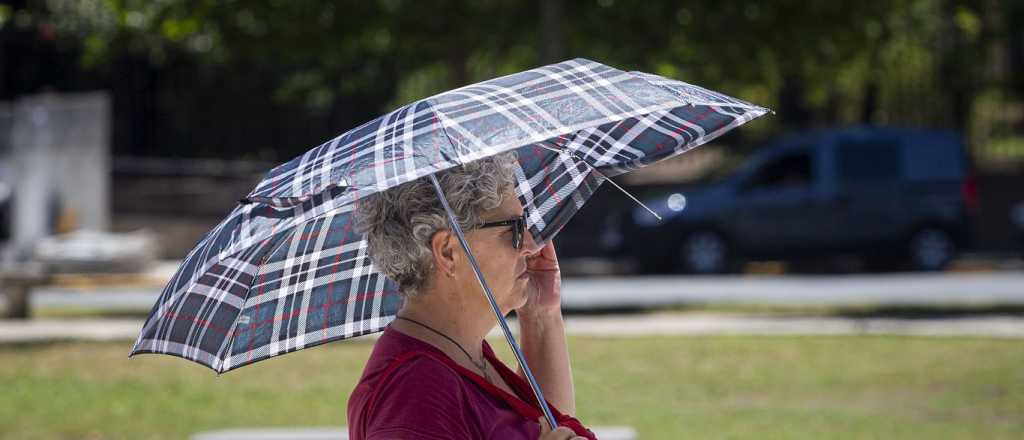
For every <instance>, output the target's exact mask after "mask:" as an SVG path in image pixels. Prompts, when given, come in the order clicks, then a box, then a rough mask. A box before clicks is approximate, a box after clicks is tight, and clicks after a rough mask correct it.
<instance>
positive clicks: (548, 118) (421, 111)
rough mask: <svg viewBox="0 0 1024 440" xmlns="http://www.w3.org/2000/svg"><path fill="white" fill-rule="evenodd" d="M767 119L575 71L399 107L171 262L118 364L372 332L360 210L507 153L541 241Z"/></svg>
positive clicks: (325, 149) (694, 90)
mask: <svg viewBox="0 0 1024 440" xmlns="http://www.w3.org/2000/svg"><path fill="white" fill-rule="evenodd" d="M766 112H767V109H764V108H762V107H758V106H755V105H752V104H749V103H747V102H744V101H741V100H738V99H734V98H731V97H728V96H725V95H722V94H719V93H716V92H713V91H710V90H706V89H703V88H700V87H697V86H694V85H690V84H687V83H684V82H680V81H675V80H671V79H667V78H663V77H660V76H656V75H650V74H645V73H641V72H624V71H621V70H617V69H614V68H611V67H608V66H605V65H602V64H599V63H596V62H593V61H589V60H585V59H575V60H570V61H566V62H562V63H558V64H552V65H549V66H545V67H541V68H537V69H533V70H528V71H524V72H520V73H516V74H513V75H509V76H505V77H501V78H496V79H492V80H489V81H485V82H481V83H477V84H473V85H469V86H466V87H462V88H459V89H456V90H452V91H449V92H445V93H442V94H440V95H436V96H433V97H430V98H426V99H423V100H420V101H416V102H413V103H411V104H408V105H406V106H403V107H401V108H399V109H396V110H394V111H392V112H390V113H388V114H385V115H383V116H381V117H379V118H377V119H374V120H373V121H370V122H367V123H366V124H363V125H362V126H359V127H357V128H355V129H353V130H350V131H348V132H346V133H344V134H342V135H340V136H338V137H336V138H334V139H332V140H330V141H328V142H326V143H324V144H322V145H320V146H318V147H316V148H313V149H312V150H310V151H308V152H307V153H305V154H303V155H301V156H299V157H297V158H295V159H293V160H291V161H289V162H287V163H284V164H282V165H280V166H278V167H276V168H274V169H273V170H271V171H270V172H269V173H268V174H267V175H266V177H265V178H264V179H263V181H261V182H260V183H259V184H258V185H257V187H256V188H255V189H254V190H253V191H252V192H251V193H250V194H249V195H248V196H247V197H245V198H244V199H242V200H241V201H240V202H239V204H238V205H237V206H236V207H235V208H234V210H233V211H232V212H231V214H230V215H229V216H228V217H227V218H226V219H224V220H223V221H222V222H221V223H220V224H219V225H217V227H215V228H214V229H213V230H211V231H210V232H209V233H207V235H206V236H205V237H203V238H202V239H201V240H200V241H199V243H198V244H197V245H196V247H195V249H193V250H192V251H191V252H190V253H189V255H188V256H187V257H186V258H185V260H184V262H183V263H182V265H181V267H180V268H179V269H178V271H177V273H176V274H175V275H174V277H173V278H172V279H171V281H170V282H169V283H168V285H167V286H166V287H165V288H164V290H163V292H162V293H161V295H160V297H159V299H158V301H157V303H156V305H154V307H153V309H152V311H151V313H150V315H149V317H148V319H147V320H146V323H145V324H144V326H143V329H142V332H141V334H140V336H139V338H138V340H137V342H136V343H135V346H134V347H133V349H132V351H131V355H135V354H139V353H162V354H169V355H174V356H179V357H182V358H185V359H189V360H192V361H195V362H198V363H200V364H202V365H206V366H208V367H210V368H212V369H214V370H215V371H217V372H218V373H221V372H225V371H228V370H232V369H235V368H238V367H240V366H243V365H247V364H250V363H253V362H256V361H259V360H263V359H267V358H269V357H272V356H276V355H279V354H284V353H288V352H292V351H296V350H299V349H302V348H306V347H311V346H315V345H319V344H323V343H326V342H330V341H334V340H339V339H345V338H349V337H354V336H360V335H364V334H368V333H373V332H377V331H380V330H383V329H384V327H385V326H386V325H387V324H388V323H390V322H391V320H392V319H394V315H395V313H396V312H397V311H398V309H399V307H400V306H401V298H400V296H399V292H398V290H397V284H396V283H395V282H393V281H392V280H389V279H388V278H387V277H385V276H384V275H383V274H381V273H379V272H378V271H377V270H376V269H375V268H374V266H373V263H372V262H371V261H370V259H369V256H368V255H367V244H366V241H365V239H364V237H363V236H362V235H360V234H358V233H357V232H356V231H355V229H354V218H353V216H352V213H353V212H352V211H353V210H354V209H355V206H356V203H355V202H356V200H358V198H359V197H363V196H366V195H369V194H372V193H375V192H378V191H384V190H386V189H388V188H391V187H394V186H396V185H399V184H402V183H405V182H409V181H412V180H414V179H417V178H420V177H424V176H428V175H432V174H433V173H436V172H439V171H442V170H445V169H448V168H451V167H454V166H458V165H460V164H464V163H467V162H470V161H473V160H477V159H481V158H484V157H488V156H491V155H495V154H499V153H503V152H506V151H512V150H515V151H516V153H517V157H518V164H517V166H516V167H515V170H514V171H515V175H516V179H517V181H518V182H517V185H516V194H517V196H518V197H519V200H520V202H521V203H522V204H523V207H524V210H525V212H526V215H527V225H528V230H529V231H530V233H531V234H533V236H534V239H535V240H537V241H538V242H539V241H544V240H548V239H550V238H552V237H554V236H555V234H557V233H558V231H559V230H560V229H561V228H562V226H564V225H565V224H566V222H568V220H569V219H570V218H571V217H572V215H573V214H575V213H576V212H577V211H578V210H579V209H580V208H581V207H582V206H583V204H584V203H585V202H586V201H587V199H588V198H589V197H590V196H591V195H592V194H593V192H594V191H595V190H596V189H597V187H598V186H599V185H600V184H601V183H602V182H604V181H606V180H607V179H608V177H610V176H614V175H617V174H620V173H623V172H626V171H629V170H632V169H636V168H639V167H643V166H645V165H648V164H651V163H654V162H656V161H658V160H662V159H665V158H668V157H672V156H674V155H677V154H680V153H683V152H685V151H687V150H689V149H691V148H694V147H696V146H698V145H701V144H703V143H705V142H707V141H709V140H711V139H714V138H715V137H717V136H719V135H721V134H723V133H725V132H726V131H729V130H730V129H732V128H734V127H737V126H739V125H742V124H743V123H746V122H747V121H750V120H752V119H754V118H756V117H759V116H761V115H764V114H765V113H766Z"/></svg>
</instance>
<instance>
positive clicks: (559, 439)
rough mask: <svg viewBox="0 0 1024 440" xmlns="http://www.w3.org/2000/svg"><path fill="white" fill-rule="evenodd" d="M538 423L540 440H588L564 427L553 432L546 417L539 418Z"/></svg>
mask: <svg viewBox="0 0 1024 440" xmlns="http://www.w3.org/2000/svg"><path fill="white" fill-rule="evenodd" d="M537 423H540V438H539V439H538V440H576V439H583V440H587V439H586V438H584V437H579V436H577V435H576V433H575V432H574V431H573V430H571V429H569V428H566V427H564V426H559V427H557V428H555V430H554V431H552V430H551V427H549V426H548V421H547V420H545V419H544V417H541V418H538V419H537Z"/></svg>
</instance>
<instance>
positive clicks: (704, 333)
mask: <svg viewBox="0 0 1024 440" xmlns="http://www.w3.org/2000/svg"><path fill="white" fill-rule="evenodd" d="M575 57H583V58H588V59H592V60H595V61H598V62H601V63H604V64H608V65H611V66H613V67H617V68H620V69H623V70H639V71H645V72H651V73H655V74H658V75H663V76H666V77H670V78H673V79H678V80H682V81H686V82H690V83H693V84H697V85H701V86H703V87H707V88H710V89H713V90H717V91H721V92H723V93H726V94H728V95H731V96H735V97H738V98H740V99H744V100H747V101H750V102H752V103H756V104H759V105H762V106H766V107H769V108H771V109H773V110H774V111H775V114H772V115H769V116H766V117H764V118H761V119H759V120H756V121H754V122H752V123H749V124H747V125H745V126H743V127H741V128H740V129H738V130H734V131H733V132H731V133H729V134H727V135H725V136H723V137H721V138H719V139H716V140H715V141H714V142H713V143H711V144H708V145H705V146H702V147H700V148H698V149H696V150H694V151H691V152H689V153H687V154H684V155H682V156H679V157H677V158H674V159H672V160H668V161H665V162H663V163H659V164H658V165H656V166H653V167H650V168H647V169H643V170H640V171H637V172H634V173H630V174H628V175H624V176H622V177H619V178H616V181H617V182H618V183H619V184H620V185H622V186H623V187H625V188H626V189H627V190H628V191H629V192H631V193H633V194H635V195H637V196H638V197H639V198H640V199H641V200H643V201H644V202H645V203H646V204H647V205H648V206H650V207H651V208H652V209H653V210H655V211H656V212H658V213H659V214H660V215H662V216H663V217H664V220H663V221H660V222H659V221H656V220H655V219H654V217H653V216H651V215H650V214H649V213H647V211H646V210H643V209H641V208H638V206H637V205H636V204H635V203H634V202H632V201H631V200H629V198H628V197H626V196H624V195H623V194H622V193H620V192H618V191H614V190H612V189H605V190H603V191H600V192H598V193H597V194H596V195H595V196H594V197H593V198H592V199H591V201H590V202H588V205H587V206H585V207H584V209H583V210H581V212H580V213H579V214H578V215H577V216H576V217H574V219H573V220H572V222H571V223H570V224H569V225H568V226H567V227H566V228H565V229H564V230H563V232H562V233H561V234H560V236H559V237H558V238H557V239H556V245H557V247H558V253H559V256H560V258H561V261H562V267H563V273H564V275H566V277H567V280H566V285H565V292H564V295H563V296H564V299H565V304H566V308H567V310H570V311H572V312H574V314H573V316H572V317H570V323H572V322H576V323H579V324H578V326H576V327H572V326H570V330H571V331H573V332H574V333H573V336H571V338H572V344H573V347H574V359H575V362H577V367H576V368H577V375H578V377H577V388H579V389H580V395H579V397H578V398H579V399H580V404H579V406H580V411H581V418H582V419H584V421H585V422H586V421H587V420H588V419H587V417H590V420H596V421H597V423H598V424H600V425H615V426H617V425H623V426H627V427H631V429H633V430H634V431H635V432H634V433H636V434H638V435H639V438H678V437H680V436H683V435H689V436H704V437H718V436H723V435H724V436H732V437H758V436H759V435H758V433H764V432H769V433H772V434H773V435H774V436H779V437H786V438H789V437H808V438H810V437H821V436H843V434H846V435H849V436H853V437H861V436H866V437H878V436H884V437H897V438H899V437H907V438H911V437H917V436H922V435H927V436H931V437H950V438H953V437H957V438H972V437H985V438H999V437H1005V438H1019V437H1018V435H1024V416H1022V414H1024V398H1022V397H1021V395H1024V388H1022V387H1024V385H1022V383H1024V376H1021V370H1020V369H1019V367H1017V366H1018V365H1020V363H1021V361H1024V350H1022V348H1021V344H1020V342H1019V338H1020V337H1022V336H1024V323H1022V319H1024V318H1022V311H1024V306H1022V304H1024V261H1022V257H1024V2H1021V1H1018V0H971V1H969V0H887V1H881V0H878V1H876V0H862V1H857V2H854V1H834V2H808V1H793V0H774V1H767V2H765V1H745V0H741V1H732V2H722V1H706V0H695V1H687V2H676V1H655V0H649V1H643V2H631V1H623V0H549V1H542V0H541V1H537V0H533V1H509V0H481V1H445V2H426V1H407V0H373V1H369V0H368V1H362V2H329V1H318V2H314V1H279V0H223V1H212V0H209V1H206V0H197V1H183V0H181V1H179V0H159V1H143V0H138V1H134V0H116V1H115V0H77V1H75V0H35V1H33V0H6V1H0V240H2V245H0V249H2V257H0V258H2V264H0V283H2V284H0V287H2V289H3V292H4V293H5V295H3V296H0V304H3V306H0V312H3V313H5V314H6V316H8V318H6V319H0V377H2V378H3V379H4V380H3V381H4V382H5V383H14V384H15V386H14V387H13V388H12V387H5V388H6V390H0V427H5V428H0V437H3V438H138V437H145V438H184V437H188V436H189V435H193V434H195V433H197V432H200V431H203V430H207V431H208V430H215V429H226V428H234V427H245V426H257V427H258V426H300V427H301V426H321V425H324V426H334V425H343V424H344V421H345V420H344V412H343V409H344V401H345V398H346V396H347V395H348V393H349V392H350V390H351V386H352V385H353V384H354V381H355V379H357V377H358V376H356V375H357V374H358V372H359V371H360V370H361V367H362V363H363V362H365V358H366V355H367V354H368V352H369V351H368V350H369V348H370V345H369V344H370V343H359V342H355V341H354V342H352V343H350V344H349V345H345V343H342V344H331V346H330V347H324V348H321V349H317V350H311V351H315V352H317V354H306V353H305V352H304V353H297V354H294V355H292V356H290V358H292V359H287V360H279V359H275V360H272V361H268V362H265V363H266V364H269V365H267V366H262V365H261V366H253V367H251V368H253V371H254V372H253V373H246V372H244V371H243V372H240V373H234V374H232V375H229V376H228V377H227V378H225V379H226V380H220V379H216V380H213V379H212V378H210V377H209V376H210V375H209V374H208V372H206V371H203V370H201V369H200V368H199V367H197V366H194V365H179V363H180V364H184V362H183V361H180V360H172V359H171V358H147V359H145V360H134V359H133V360H132V361H131V362H130V363H129V362H127V360H126V359H124V357H125V356H126V355H127V351H128V349H129V348H130V340H131V339H133V338H134V337H135V334H137V331H138V325H140V323H141V319H142V318H144V317H145V314H146V312H147V311H148V310H149V307H151V306H152V304H153V302H154V301H155V298H156V294H157V293H158V292H159V290H160V289H161V288H162V286H163V283H165V282H166V281H167V279H168V278H169V277H170V276H171V274H173V272H174V270H175V269H176V268H177V264H178V263H179V262H180V260H181V258H183V257H184V255H185V254H186V253H187V252H188V251H189V250H190V249H191V248H192V246H193V245H194V244H195V243H196V242H197V241H198V240H199V238H201V237H202V236H203V234H205V232H206V231H208V230H209V229H210V228H211V227H212V226H214V225H215V224H216V223H217V222H218V221H220V220H221V219H222V218H223V217H224V216H225V215H226V214H227V213H229V212H230V210H231V209H232V208H233V207H234V206H235V203H236V202H237V200H238V199H239V198H240V197H243V196H245V195H246V194H247V193H248V192H249V190H250V189H251V188H252V187H253V186H254V185H255V183H256V182H258V181H259V180H260V178H261V176H262V175H263V174H264V173H265V172H267V171H269V170H270V168H272V167H273V166H274V165H276V164H278V163H281V162H284V161H287V160H289V159H291V158H293V157H295V156H297V155H299V154H301V153H303V152H305V151H306V150H308V149H310V148H312V147H314V146H316V145H318V144H320V143H322V142H324V141H326V140H329V139H331V138H333V137H335V136H337V135H339V134H341V133H343V132H344V131H346V130H348V129H350V128H354V127H356V126H357V125H359V124H362V123H363V122H366V121H369V120H371V119H373V118H374V117H376V116H378V115H380V114H382V113H385V112H387V111H389V110H392V109H394V108H396V107H397V106H399V105H402V104H404V103H408V102H410V101H413V100H416V99H420V98H424V97H427V96H430V95H432V94H435V93H439V92H442V91H445V90H448V89H452V88H456V87H459V86H462V85H466V84H469V83H473V82H477V81H482V80H485V79H490V78H493V77H496V76H500V75H504V74H509V73H513V72H517V71H520V70H525V69H529V68H533V67H537V66H540V65H544V64H548V63H552V62H557V61H562V60H565V59H568V58H575ZM638 286H642V287H638ZM577 312H578V313H577ZM616 319H620V320H624V321H621V322H622V323H625V324H621V325H625V326H627V327H630V328H633V329H637V330H636V331H637V334H638V335H639V336H637V337H636V338H634V339H630V340H629V342H622V341H619V340H615V342H613V343H610V342H608V340H606V339H603V338H606V337H607V336H608V335H607V334H605V333H601V330H600V329H601V328H607V326H615V325H619V324H615V323H617V322H620V321H615V320H616ZM800 320H807V321H800ZM654 321H656V322H663V321H664V322H665V323H667V324H665V325H666V326H667V327H664V326H662V327H658V328H661V329H664V328H671V329H675V330H671V331H668V333H670V334H671V336H665V334H664V331H662V332H661V333H659V331H656V329H654V330H652V329H651V325H650V322H654ZM645 323H646V324H645ZM920 324H925V327H921V326H920ZM602 325H604V326H606V327H601V326H602ZM915 325H917V326H915ZM595 328H596V329H598V330H594V329H595ZM588 329H589V330H588ZM645 329H646V330H645ZM694 329H696V330H694ZM837 329H838V330H837ZM922 329H923V330H922ZM576 332H578V333H576ZM693 333H699V334H700V335H701V336H694V335H693ZM768 334H772V335H776V336H774V337H765V335H768ZM778 334H784V335H789V336H777V335H778ZM655 335H660V336H655ZM794 335H796V336H794ZM807 335H816V337H815V338H805V337H802V336H807ZM872 335H873V336H872ZM907 335H911V336H907ZM915 335H917V336H920V335H929V336H934V337H933V338H923V339H916V338H915V337H914V336H915ZM972 338H973V339H972ZM68 340H71V341H72V342H68ZM58 341H60V342H58ZM97 341H99V342H97ZM103 341H107V342H103ZM110 341H113V342H110ZM495 345H496V346H497V345H498V344H495ZM502 345H503V344H502ZM334 346H339V347H334ZM842 346H845V347H852V348H854V349H855V350H853V351H849V350H840V349H837V348H836V347H842ZM577 347H578V350H577V349H576V348H577ZM615 347H618V348H615ZM667 347H672V349H673V350H675V351H676V354H675V355H672V356H670V359H668V360H667V361H666V362H664V363H663V364H662V365H659V366H658V368H661V369H660V370H650V369H649V368H653V367H651V366H638V365H637V359H654V358H655V357H658V356H663V354H662V351H663V350H664V349H666V348H667ZM723 347H728V348H723ZM610 353H611V354H610ZM506 354H507V353H506ZM968 354H970V355H968ZM304 355H306V357H305V358H304V357H303V356H304ZM104 356H108V357H104ZM609 356H611V357H609ZM98 359H107V360H106V361H99V360H98ZM580 359H582V360H580ZM289 362H291V363H289ZM588 362H594V363H597V364H600V365H602V367H601V368H596V369H595V371H588V367H589V365H588ZM325 363H328V364H330V365H335V364H339V365H346V368H347V369H348V370H354V371H348V372H345V373H343V374H341V376H342V377H336V376H330V375H328V371H327V369H325V367H324V365H325ZM743 365H747V366H753V367H749V368H741V366H743ZM939 365H944V367H942V368H939V367H937V366H939ZM803 369H806V371H805V370H803ZM789 371H800V372H801V373H802V374H804V377H807V378H809V379H806V380H800V379H794V378H793V377H792V375H791V374H787V372H789ZM247 374H252V375H254V376H256V375H258V377H261V378H263V379H256V378H254V377H253V376H249V377H246V375H247ZM645 375H646V376H645ZM282 376H283V377H285V378H286V379H287V380H286V381H285V382H286V383H285V384H284V385H281V386H280V387H278V388H276V389H275V390H265V389H262V388H258V387H257V386H256V383H254V382H260V381H263V382H266V381H268V380H273V379H270V378H274V377H282ZM197 377H201V378H202V380H201V381H197V380H196V379H195V378H197ZM652 378H658V379H652ZM666 378H668V379H666ZM207 379H211V380H207ZM304 380H308V381H309V383H304V382H303V381H304ZM659 380H661V381H664V380H668V381H669V384H670V385H671V386H669V387H667V388H662V389H658V390H653V389H652V390H648V391H645V392H640V391H637V388H636V387H640V388H642V387H643V386H645V385H646V386H650V384H651V383H657V382H658V381H659ZM794 380H795V382H794ZM609 381H610V382H616V383H618V382H621V384H619V385H610V384H609V383H610V382H609ZM228 384H231V385H230V386H233V387H236V388H238V389H241V390H242V391H240V392H239V393H238V394H237V395H235V397H232V396H230V395H226V393H225V392H224V389H225V388H227V387H228ZM312 384H316V385H317V386H318V387H319V389H320V392H319V393H318V392H317V391H316V390H313V389H311V388H310V387H311V386H313V385H312ZM167 387H171V389H170V390H168V389H166V388H167ZM246 387H250V388H246ZM325 389H326V390H328V392H327V393H324V392H323V391H324V390H325ZM217 390H221V391H217ZM785 390H788V391H785ZM794 390H795V391H794ZM154 393H155V394H161V397H160V398H159V399H157V400H152V398H151V397H148V396H151V395H152V394H154ZM282 394H287V395H288V397H287V398H285V400H283V401H284V402H292V403H293V404H295V403H296V402H312V403H309V407H308V408H307V410H306V411H293V412H288V411H284V412H283V413H282V414H281V415H276V416H273V417H267V416H266V414H265V413H271V412H275V413H276V412H280V407H281V406H282V405H284V404H282V403H281V402H282V400H281V399H282V397H281V395H282ZM57 395H59V396H62V397H61V398H60V399H61V400H62V402H64V403H62V404H60V405H55V404H54V403H53V402H50V401H49V399H48V398H47V396H49V397H53V396H57ZM623 395H629V396H637V397H629V398H626V402H630V401H631V399H639V398H640V396H641V395H642V396H644V397H645V398H646V399H647V400H644V401H635V402H632V403H630V404H628V406H625V407H623V409H621V410H620V405H619V404H616V403H615V402H619V401H620V399H618V397H620V396H623ZM188 402H192V403H191V404H190V403H188ZM609 402H612V403H609ZM192 404H195V405H196V406H191V405H192ZM246 405H249V406H250V407H249V409H245V408H246ZM253 406H255V407H253ZM293 406H294V405H293ZM897 407H898V408H897ZM61 408H63V409H61ZM197 408H198V409H197ZM222 408H226V409H224V412H225V413H227V414H230V417H225V418H221V417H218V416H217V415H216V414H215V413H217V412H218V411H220V409H222ZM628 408H634V409H633V410H632V412H630V411H629V410H628ZM58 411H71V414H72V415H74V414H79V415H80V417H77V418H75V417H72V418H74V419H75V420H73V421H72V420H69V421H66V422H61V423H57V425H56V427H51V428H47V427H45V426H49V425H48V422H44V421H45V420H50V419H52V418H53V414H55V412H58ZM160 414H173V415H175V416H176V417H177V420H178V422H175V421H174V420H169V419H168V418H167V417H164V416H161V415H160ZM182 421H184V422H185V423H181V422H182ZM723 433H724V434H723Z"/></svg>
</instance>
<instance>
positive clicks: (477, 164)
mask: <svg viewBox="0 0 1024 440" xmlns="http://www.w3.org/2000/svg"><path fill="white" fill-rule="evenodd" d="M514 164H515V154H514V153H505V154H501V155H497V156H492V157H488V158H485V159H480V160H477V161H473V162H470V163H467V164H465V165H462V166H456V167H453V168H450V169H447V170H445V171H442V172H440V173H438V174H437V175H436V177H437V180H438V182H439V183H440V184H441V190H442V191H443V192H444V195H445V198H446V199H447V200H448V205H449V206H450V207H451V208H452V210H453V211H455V218H456V219H458V221H459V227H461V228H462V230H463V231H468V230H470V229H472V228H474V227H476V226H478V225H480V224H481V223H482V222H481V221H480V214H482V213H483V212H484V211H487V210H490V209H494V208H497V207H498V206H499V205H501V202H502V199H503V197H504V195H505V194H507V193H511V192H512V191H513V189H514V188H515V176H514V173H513V166H514ZM355 219H356V230H357V231H358V232H360V233H362V234H366V241H367V243H368V244H369V246H368V251H369V254H370V259H371V260H373V263H374V265H375V266H377V269H378V270H380V271H381V272H382V273H383V274H384V275H386V276H388V277H389V278H391V279H392V280H394V281H395V282H396V283H398V287H399V290H401V292H402V294H404V295H405V296H406V297H413V296H415V295H416V294H417V293H419V292H421V291H422V290H423V289H424V288H425V287H427V283H428V282H429V281H430V274H431V273H432V272H433V271H434V259H433V251H432V250H431V246H430V240H431V238H433V236H434V233H436V232H437V231H441V230H448V229H449V227H448V215H447V214H446V213H445V211H444V207H443V206H441V202H440V201H439V200H438V198H437V192H436V191H435V190H434V185H433V183H431V182H430V180H429V179H428V178H419V179H416V180H414V181H411V182H407V183H403V184H401V185H398V186H396V187H394V188H390V189H388V190H386V191H383V192H380V193H375V194H372V195H369V196H366V197H363V198H361V199H360V200H359V201H358V204H357V207H356V211H355ZM410 238H411V239H410Z"/></svg>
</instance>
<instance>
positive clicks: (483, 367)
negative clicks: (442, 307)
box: [395, 315, 492, 382]
mask: <svg viewBox="0 0 1024 440" xmlns="http://www.w3.org/2000/svg"><path fill="white" fill-rule="evenodd" d="M395 319H401V320H403V321H409V322H411V323H413V324H416V325H418V326H420V327H423V328H425V329H427V330H430V331H432V332H434V333H437V334H438V335H441V337H442V338H445V339H447V340H449V341H451V343H452V344H455V346H456V347H459V350H462V352H463V353H465V354H466V357H467V358H469V362H470V363H472V364H473V366H475V367H476V368H477V369H479V370H480V372H481V373H483V374H484V379H487V381H488V382H492V381H491V377H490V376H489V375H488V374H487V360H486V359H481V360H480V363H477V362H476V360H474V359H473V356H470V355H469V352H468V351H466V349H465V348H462V345H461V344H459V343H458V342H455V340H454V339H452V338H450V337H448V335H446V334H444V333H441V332H439V331H437V330H434V329H433V328H432V327H430V326H429V325H426V324H424V323H422V322H419V321H416V320H413V319H409V318H406V317H403V316H398V315H395Z"/></svg>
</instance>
